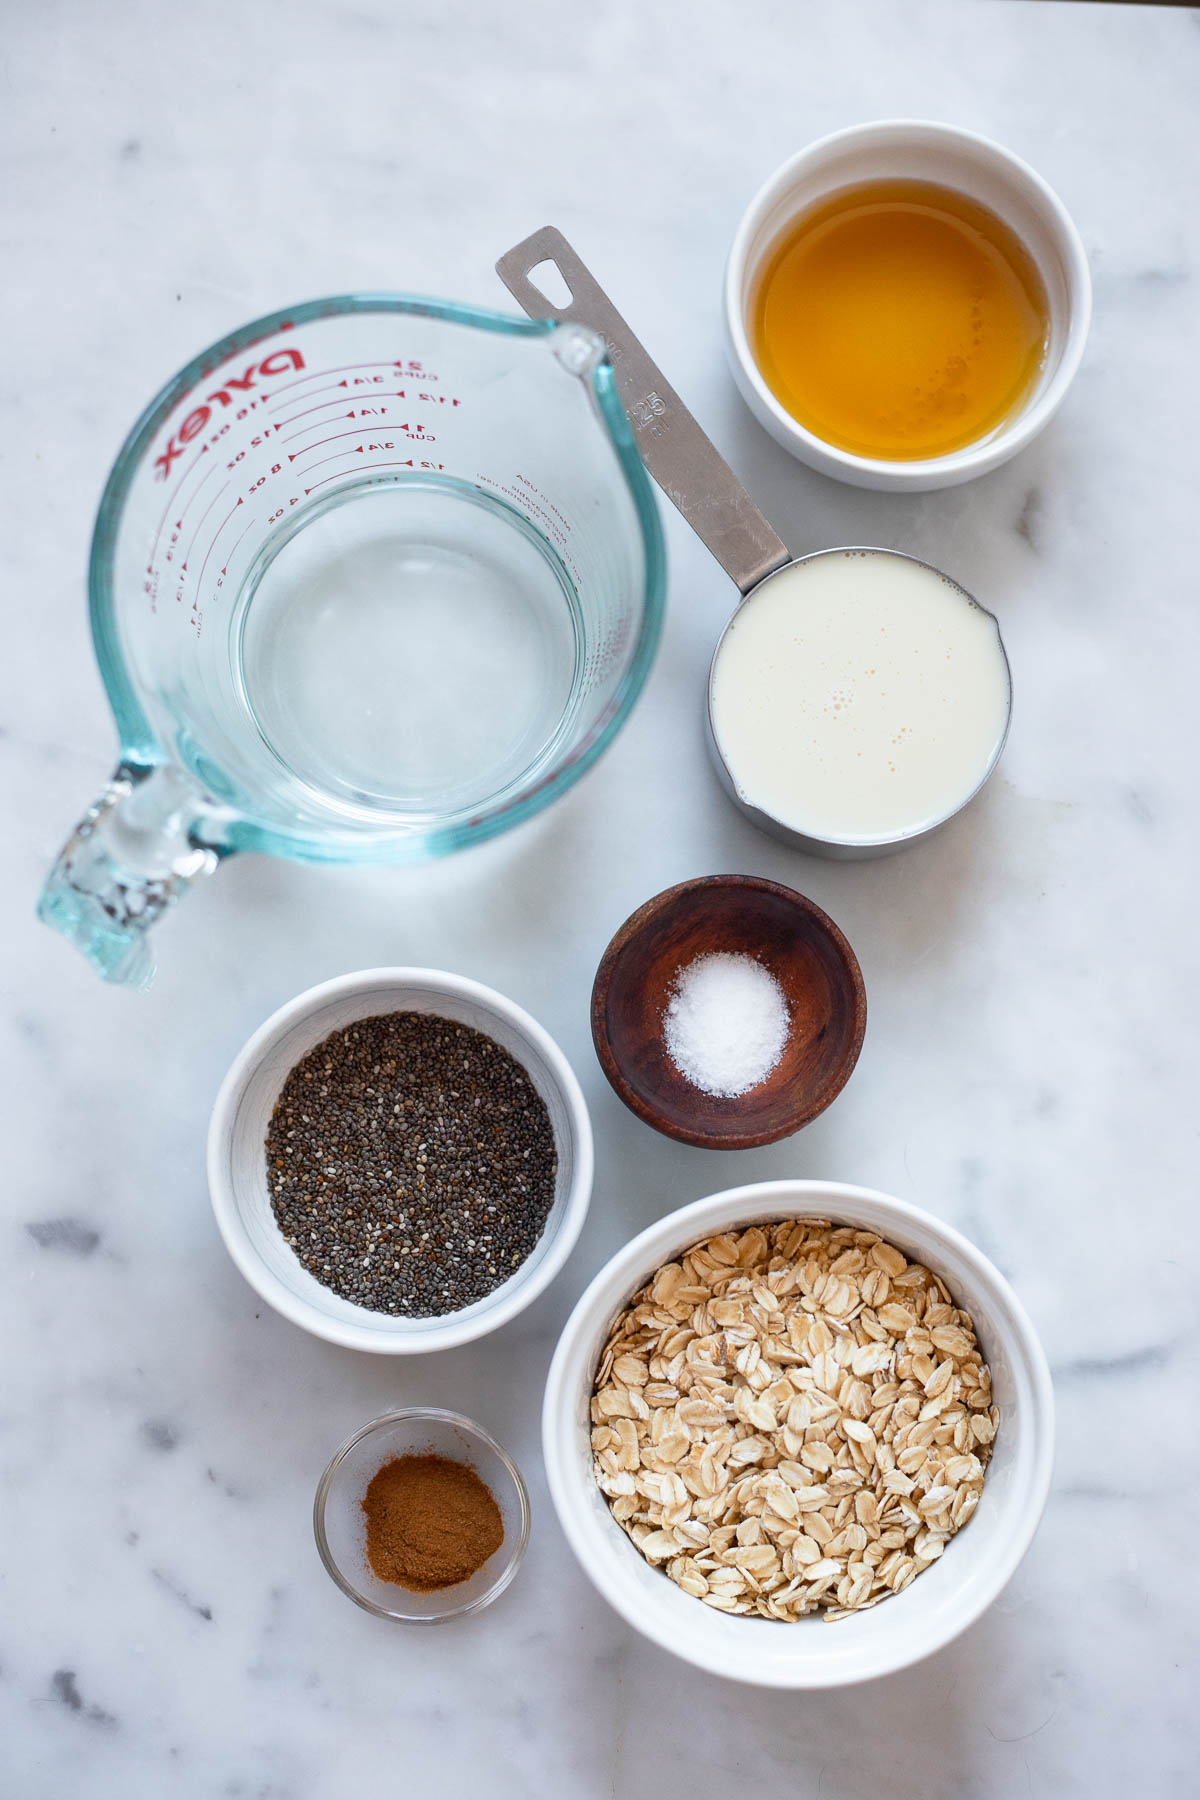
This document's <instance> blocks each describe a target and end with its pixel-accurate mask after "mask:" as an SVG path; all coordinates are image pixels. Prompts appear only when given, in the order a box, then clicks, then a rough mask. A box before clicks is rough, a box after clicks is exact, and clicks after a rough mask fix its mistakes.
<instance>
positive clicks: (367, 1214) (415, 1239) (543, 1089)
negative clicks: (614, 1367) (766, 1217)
mask: <svg viewBox="0 0 1200 1800" xmlns="http://www.w3.org/2000/svg"><path fill="white" fill-rule="evenodd" d="M592 1169H593V1150H592V1129H591V1122H590V1120H589V1118H588V1111H587V1106H586V1103H585V1101H584V1098H583V1094H582V1092H581V1090H580V1086H579V1083H578V1081H577V1080H576V1078H575V1075H574V1072H573V1071H572V1069H571V1066H570V1064H569V1063H568V1062H567V1059H566V1057H565V1056H564V1055H563V1053H562V1051H561V1050H560V1049H559V1047H558V1045H557V1044H556V1043H555V1042H554V1040H553V1038H551V1037H550V1036H549V1034H548V1033H547V1032H546V1031H544V1030H543V1028H542V1027H541V1026H540V1025H539V1024H538V1023H537V1021H536V1020H535V1019H533V1018H531V1017H530V1016H529V1014H528V1013H527V1012H525V1011H523V1010H522V1008H521V1007H519V1006H516V1005H514V1004H513V1002H512V1001H511V1000H506V999H505V997H504V995H503V994H499V993H497V992H496V991H495V990H494V989H493V988H488V987H484V986H482V985H481V984H480V983H479V982H477V981H469V980H467V979H466V978H465V977H463V976H459V975H451V974H446V973H444V972H443V971H441V970H437V969H410V968H398V969H365V970H361V971H359V972H358V973H357V974H353V975H342V976H339V977H338V978H337V979H336V980H333V981H326V982H323V983H321V985H320V986H319V987H314V988H309V989H308V990H307V992H306V993H303V994H299V995H297V997H296V998H295V999H294V1000H291V1001H289V1002H288V1004H287V1005H286V1006H282V1007H280V1009H279V1011H278V1012H277V1013H275V1014H273V1015H272V1017H271V1018H269V1019H268V1020H267V1021H266V1023H265V1024H264V1025H262V1026H260V1028H259V1029H258V1031H256V1032H255V1033H254V1035H253V1037H251V1038H250V1039H249V1041H248V1042H247V1043H246V1044H245V1045H244V1047H243V1048H242V1050H241V1051H240V1052H239V1054H238V1056H237V1057H236V1058H235V1059H234V1062H233V1065H232V1067H231V1068H230V1070H229V1073H228V1074H227V1075H226V1077H225V1080H224V1081H223V1082H222V1084H221V1089H220V1092H219V1094H218V1095H217V1100H216V1104H215V1106H214V1108H213V1114H212V1121H211V1124H210V1126H209V1133H208V1183H209V1192H210V1194H211V1196H212V1204H213V1211H214V1213H215V1215H216V1220H217V1225H218V1227H219V1229H220V1232H221V1236H222V1237H223V1239H224V1240H225V1246H226V1248H227V1249H228V1251H229V1254H230V1256H231V1257H232V1258H233V1260H234V1262H235V1263H236V1265H237V1267H238V1268H239V1269H240V1271H241V1273H242V1274H243V1275H244V1276H245V1278H246V1280H247V1281H248V1282H249V1283H250V1285H251V1287H253V1288H254V1289H255V1290H256V1291H257V1292H258V1293H259V1294H260V1295H261V1296H262V1298H263V1299H264V1300H265V1301H266V1302H267V1303H268V1304H269V1305H270V1306H273V1307H274V1308H275V1310H276V1311H277V1312H279V1313H282V1314H283V1316H284V1318H286V1319H290V1320H291V1321H292V1323H293V1324H295V1325H300V1326H302V1327H303V1329H304V1330H305V1331H311V1332H313V1333H314V1334H315V1335H316V1336H317V1337H323V1338H327V1339H328V1340H329V1341H330V1342H331V1343H335V1344H343V1345H345V1346H346V1347H347V1348H349V1349H353V1350H369V1351H375V1352H378V1353H380V1354H382V1355H390V1356H398V1355H399V1356H403V1355H410V1354H420V1353H423V1352H426V1351H430V1350H445V1349H449V1348H451V1347H452V1346H454V1345H457V1344H465V1343H468V1342H469V1341H470V1340H471V1339H472V1338H477V1337H482V1336H484V1335H485V1333H487V1332H489V1331H495V1330H496V1329H497V1327H498V1326H500V1325H504V1324H506V1323H507V1322H508V1320H509V1319H511V1318H513V1317H515V1315H516V1314H517V1313H519V1312H520V1311H521V1310H522V1309H523V1308H524V1307H526V1306H528V1305H529V1303H530V1301H531V1300H533V1299H535V1298H536V1296H537V1295H538V1294H540V1293H541V1292H542V1290H543V1289H544V1288H545V1287H547V1286H548V1285H549V1283H550V1282H551V1281H552V1280H553V1279H554V1277H555V1275H556V1274H557V1273H558V1271H559V1269H561V1267H562V1265H563V1263H564V1262H565V1261H566V1259H567V1257H568V1256H569V1254H570V1252H571V1250H572V1248H573V1246H574V1244H575V1241H576V1239H577V1238H578V1236H579V1232H580V1229H581V1227H582V1225H583V1221H584V1217H585V1215H586V1213H587V1208H588V1201H589V1199H590V1197H591V1188H592Z"/></svg>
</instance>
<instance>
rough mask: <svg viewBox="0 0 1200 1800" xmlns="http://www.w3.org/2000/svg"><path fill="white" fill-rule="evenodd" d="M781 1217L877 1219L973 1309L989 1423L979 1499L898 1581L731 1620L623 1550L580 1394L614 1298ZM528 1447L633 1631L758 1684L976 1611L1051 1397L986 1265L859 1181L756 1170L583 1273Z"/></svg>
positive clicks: (993, 1583) (1011, 1559) (905, 1640)
mask: <svg viewBox="0 0 1200 1800" xmlns="http://www.w3.org/2000/svg"><path fill="white" fill-rule="evenodd" d="M784 1218H821V1219H831V1220H833V1221H834V1222H836V1223H839V1224H848V1225H856V1226H860V1227H862V1228H864V1229H866V1230H871V1231H877V1232H878V1233H879V1234H880V1236H881V1237H885V1238H887V1239H889V1240H890V1241H891V1242H893V1243H894V1244H896V1245H897V1246H898V1247H899V1248H900V1249H901V1250H904V1251H905V1252H906V1253H907V1254H909V1255H910V1256H912V1257H914V1258H915V1259H916V1260H918V1261H920V1262H923V1263H924V1264H925V1265H926V1266H927V1267H928V1268H931V1269H933V1270H934V1271H935V1273H936V1274H938V1275H940V1276H942V1277H943V1279H944V1280H945V1282H946V1284H947V1286H948V1287H949V1289H950V1292H951V1294H952V1295H953V1296H954V1299H955V1301H956V1302H957V1303H958V1304H959V1305H961V1306H964V1307H965V1308H966V1309H967V1310H968V1311H969V1312H970V1314H971V1316H972V1318H973V1319H974V1321H975V1327H976V1331H977V1333H978V1336H979V1341H980V1344H981V1347H982V1349H983V1352H984V1355H985V1357H986V1359H987V1361H988V1363H989V1364H990V1366H991V1371H992V1383H993V1393H994V1398H995V1403H996V1405H997V1406H998V1408H999V1410H1000V1415H1001V1421H1000V1428H999V1431H998V1432H997V1434H996V1443H995V1450H994V1452H993V1455H992V1460H991V1462H990V1464H989V1466H988V1471H987V1479H986V1481H985V1483H984V1488H983V1495H982V1497H981V1499H980V1502H979V1506H978V1509H977V1510H976V1512H975V1515H974V1517H973V1518H972V1519H971V1521H970V1523H969V1524H968V1525H966V1526H965V1527H964V1528H963V1530H962V1531H961V1532H959V1533H958V1535H957V1536H956V1537H954V1538H953V1539H952V1540H951V1542H950V1543H949V1544H948V1545H947V1547H946V1551H945V1554H944V1555H943V1556H942V1557H941V1558H940V1559H939V1560H938V1561H937V1562H936V1563H934V1565H933V1566H932V1568H930V1569H927V1570H926V1571H925V1573H924V1574H922V1575H920V1576H918V1578H917V1579H916V1580H915V1581H914V1582H913V1583H912V1584H911V1586H909V1587H908V1588H906V1589H904V1591H903V1592H902V1593H900V1594H897V1595H895V1596H894V1597H892V1598H890V1599H887V1600H884V1601H882V1602H881V1603H880V1605H878V1606H875V1607H872V1608H871V1609H870V1610H869V1611H867V1612H864V1613H861V1614H859V1615H857V1616H856V1617H850V1618H846V1619H840V1620H837V1621H835V1622H834V1623H832V1624H826V1623H825V1622H824V1621H823V1620H821V1619H819V1618H811V1619H798V1620H796V1621H795V1622H794V1623H792V1624H784V1623H782V1622H780V1623H778V1624H777V1623H775V1622H774V1621H773V1620H769V1619H758V1618H739V1617H735V1616H731V1615H729V1614H726V1613H720V1612H716V1611H714V1610H713V1609H712V1608H711V1607H707V1606H705V1605H704V1603H703V1602H702V1601H700V1600H696V1599H693V1598H692V1596H691V1595H689V1594H685V1593H684V1592H683V1590H682V1589H681V1588H678V1587H676V1586H675V1584H674V1582H672V1581H670V1580H669V1579H668V1578H667V1576H666V1575H664V1574H663V1573H662V1572H661V1571H660V1570H658V1569H655V1568H653V1567H652V1566H651V1565H650V1564H649V1563H647V1562H646V1561H645V1560H644V1558H643V1557H642V1556H641V1555H640V1554H639V1553H638V1551H637V1550H636V1549H635V1548H634V1546H633V1544H632V1543H631V1541H630V1540H629V1538H627V1537H626V1535H625V1533H624V1532H623V1531H622V1530H621V1528H620V1526H619V1525H617V1523H616V1522H615V1520H614V1519H613V1518H612V1516H611V1514H610V1513H609V1510H608V1505H607V1502H606V1501H605V1499H604V1496H603V1494H601V1492H600V1490H599V1488H598V1487H597V1486H596V1482H595V1479H594V1477H593V1474H592V1459H591V1449H590V1443H589V1438H590V1428H589V1421H588V1401H589V1399H590V1396H591V1391H592V1383H593V1379H594V1376H595V1370H596V1365H597V1363H598V1361H599V1356H600V1351H601V1349H602V1347H603V1344H604V1340H605V1338H606V1336H607V1333H608V1329H609V1326H610V1325H611V1323H612V1321H613V1319H614V1317H615V1316H616V1314H617V1313H618V1312H619V1311H620V1309H621V1307H622V1306H623V1305H624V1304H625V1303H626V1302H627V1301H628V1300H629V1298H630V1296H631V1295H632V1294H633V1293H635V1292H636V1290H637V1289H638V1288H639V1287H640V1286H641V1285H642V1283H643V1282H644V1281H646V1280H647V1279H648V1277H649V1276H650V1275H651V1274H652V1273H653V1271H654V1270H655V1269H657V1268H658V1267H659V1265H660V1264H662V1263H664V1262H669V1261H671V1260H672V1258H674V1257H676V1256H678V1255H679V1254H680V1253H681V1252H682V1251H684V1250H686V1249H687V1248H688V1247H689V1246H690V1245H692V1244H695V1243H697V1242H699V1241H701V1240H703V1239H704V1238H707V1237H711V1236H712V1235H713V1234H714V1233H716V1232H720V1231H725V1230H731V1229H736V1228H739V1227H744V1226H746V1225H750V1224H752V1223H754V1222H756V1221H757V1222H759V1223H762V1222H766V1221H769V1220H774V1219H784ZM542 1444H543V1451H544V1454H545V1461H546V1474H547V1477H548V1480H549V1485H550V1494H551V1497H552V1499H553V1501H554V1505H555V1509H556V1511H557V1513H558V1516H559V1520H560V1522H561V1524H562V1527H563V1530H564V1531H565V1532H566V1534H567V1538H568V1541H569V1542H570V1545H571V1548H572V1549H573V1550H574V1552H575V1554H576V1556H577V1557H578V1558H579V1561H580V1562H581V1563H582V1565H583V1567H584V1569H585V1570H586V1572H587V1573H588V1574H589V1575H590V1576H591V1578H592V1580H593V1582H594V1583H595V1584H596V1586H597V1587H598V1588H599V1590H600V1592H601V1593H602V1594H603V1595H604V1597H605V1599H606V1600H608V1601H609V1603H610V1604H611V1605H612V1606H614V1607H615V1608H616V1610H617V1611H618V1612H619V1613H620V1614H621V1615H622V1616H623V1617H624V1618H625V1619H627V1620H628V1622H629V1623H630V1624H631V1625H633V1626H635V1627H636V1628H637V1630H638V1631H640V1632H642V1633H644V1635H645V1636H646V1637H648V1638H650V1639H651V1640H652V1642H654V1643H656V1644H658V1645H660V1646H661V1647H662V1648H663V1649H664V1650H670V1651H673V1652H674V1654H675V1655H676V1656H681V1657H683V1658H684V1659H685V1660H686V1661H688V1662H691V1663H695V1664H696V1666H697V1667H698V1668H701V1669H707V1670H708V1671H709V1672H710V1673H711V1674H714V1675H727V1676H729V1677H731V1678H732V1679H734V1680H737V1681H747V1682H753V1683H756V1684H757V1685H759V1686H761V1687H776V1688H827V1687H842V1686H845V1685H847V1684H848V1683H851V1682H856V1681H868V1680H870V1679H871V1678H872V1677H874V1676H877V1675H887V1674H890V1673H892V1672H893V1671H895V1670H897V1669H902V1668H905V1667H907V1665H909V1664H910V1663H915V1662H919V1661H920V1660H921V1658H922V1657H924V1656H929V1655H931V1654H932V1652H933V1651H935V1650H938V1649H940V1648H941V1647H942V1645H944V1644H947V1643H949V1642H950V1640H951V1639H952V1638H954V1637H956V1636H957V1635H958V1633H959V1632H960V1631H962V1630H964V1629H965V1628H966V1626H968V1625H970V1624H971V1623H972V1621H973V1620H975V1619H977V1618H978V1617H979V1615H980V1613H982V1612H983V1610H984V1608H985V1607H987V1606H989V1605H990V1604H991V1602H992V1601H993V1600H994V1599H995V1598H996V1595H997V1594H998V1593H999V1592H1000V1590H1001V1588H1002V1587H1003V1586H1004V1584H1005V1582H1006V1581H1007V1580H1008V1579H1009V1577H1010V1575H1011V1574H1012V1573H1013V1570H1014V1569H1015V1568H1016V1566H1017V1564H1018V1563H1019V1562H1020V1560H1021V1558H1022V1556H1024V1554H1025V1552H1026V1550H1027V1549H1028V1548H1029V1543H1030V1540H1031V1539H1032V1537H1033V1534H1034V1532H1035V1531H1036V1529H1037V1524H1038V1520H1039V1519H1040V1517H1041V1514H1042V1509H1043V1507H1044V1506H1045V1503H1046V1495H1047V1492H1048V1490H1049V1486H1050V1474H1051V1466H1052V1463H1053V1455H1054V1395H1053V1390H1052V1388H1051V1385H1050V1371H1049V1369H1048V1368H1047V1366H1046V1358H1045V1355H1044V1354H1043V1351H1042V1348H1041V1345H1040V1343H1039V1342H1038V1339H1037V1336H1036V1334H1035V1332H1034V1329H1033V1326H1032V1325H1031V1324H1030V1321H1029V1319H1028V1317H1027V1315H1026V1313H1025V1311H1024V1308H1023V1307H1022V1306H1021V1303H1020V1301H1019V1300H1018V1299H1017V1297H1016V1295H1015V1294H1014V1293H1013V1291H1012V1289H1011V1288H1010V1287H1009V1285H1008V1283H1007V1282H1006V1281H1005V1279H1004V1277H1003V1276H1002V1275H1001V1274H1000V1272H999V1271H998V1270H997V1269H996V1268H994V1267H993V1265H992V1264H991V1263H990V1262H989V1261H988V1260H987V1258H986V1257H985V1256H983V1255H981V1254H980V1252H979V1251H978V1250H976V1249H975V1248H974V1246H973V1245H972V1244H970V1243H968V1241H967V1239H966V1238H964V1237H962V1236H961V1235H960V1234H959V1233H958V1232H957V1231H954V1230H952V1229H951V1227H950V1226H948V1225H943V1224H942V1223H941V1222H940V1221H939V1220H937V1219H934V1218H931V1217H930V1215H929V1214H928V1213H924V1212H921V1211H919V1210H918V1208H917V1207H915V1206H909V1205H908V1204H907V1203H906V1202H905V1201H903V1200H894V1199H892V1198H891V1197H890V1196H889V1195H887V1194H880V1193H876V1192H874V1191H873V1190H872V1189H870V1188H859V1187H847V1186H844V1185H843V1184H842V1183H840V1182H830V1181H766V1182H760V1183H758V1184H757V1185H755V1186H752V1187H741V1188H730V1189H729V1190H728V1191H727V1192H725V1193H721V1194H713V1195H711V1196H710V1197H709V1198H708V1199H707V1200H697V1201H696V1202H695V1203H694V1204H693V1205H691V1206H685V1207H682V1208H681V1209H680V1210H679V1211H678V1212H673V1213H670V1214H668V1215H667V1217H666V1218H665V1219H660V1220H659V1221H658V1223H657V1224H655V1225H651V1226H650V1227H649V1229H648V1230H646V1231H643V1232H642V1233H641V1234H640V1236H638V1237H636V1238H634V1239H633V1240H632V1241H631V1242H630V1243H628V1244H626V1246H625V1247H624V1249H623V1250H620V1251H618V1252H617V1254H616V1256H614V1257H613V1258H612V1260H611V1261H610V1262H609V1263H608V1264H606V1266H605V1267H604V1268H603V1269H602V1270H601V1271H600V1273H599V1274H598V1275H597V1276H596V1279H595V1280H594V1281H593V1282H592V1283H591V1285H590V1287H588V1289H587V1290H586V1292H585V1293H584V1295H583V1297H582V1298H581V1300H580V1301H579V1304H578V1305H577V1306H576V1308H575V1310H574V1312H573V1313H572V1314H571V1317H570V1318H569V1319H568V1321H567V1323H566V1326H565V1327H564V1330H563V1333H562V1336H561V1338H560V1339H559V1343H558V1349H557V1350H556V1352H555V1355H554V1360H553V1362H552V1363H551V1366H550V1374H549V1376H548V1378H547V1382H546V1398H545V1405H544V1409H543V1414H542Z"/></svg>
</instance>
